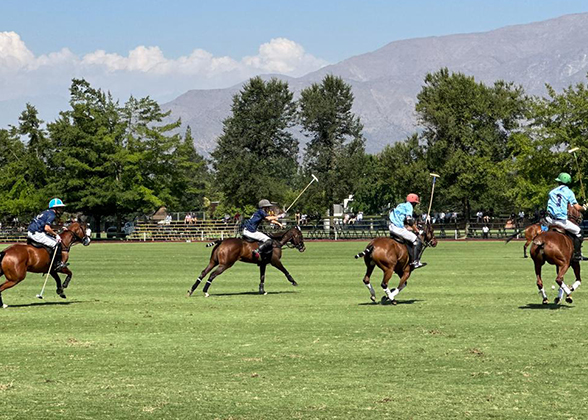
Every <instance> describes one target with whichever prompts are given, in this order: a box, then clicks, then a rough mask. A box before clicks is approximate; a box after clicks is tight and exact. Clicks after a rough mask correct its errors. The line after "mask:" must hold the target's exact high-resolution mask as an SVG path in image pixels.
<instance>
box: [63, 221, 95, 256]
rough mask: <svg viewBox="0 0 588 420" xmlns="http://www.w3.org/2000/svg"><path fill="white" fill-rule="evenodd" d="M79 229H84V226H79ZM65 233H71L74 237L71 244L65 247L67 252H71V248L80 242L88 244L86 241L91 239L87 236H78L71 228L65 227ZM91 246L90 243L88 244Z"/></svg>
mask: <svg viewBox="0 0 588 420" xmlns="http://www.w3.org/2000/svg"><path fill="white" fill-rule="evenodd" d="M78 227H79V228H80V229H82V225H81V224H79V225H78ZM63 232H69V233H71V235H72V240H71V242H70V243H69V244H68V245H67V246H65V245H64V246H63V250H64V251H66V252H69V250H70V248H71V247H72V246H73V245H74V244H75V243H76V242H80V243H82V244H85V243H86V240H89V237H88V236H87V235H84V236H83V237H80V235H78V234H77V233H76V232H75V231H73V230H71V229H70V228H69V227H67V226H64V227H63ZM88 244H89V242H88Z"/></svg>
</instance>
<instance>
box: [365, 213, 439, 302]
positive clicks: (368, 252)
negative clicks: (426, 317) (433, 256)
mask: <svg viewBox="0 0 588 420" xmlns="http://www.w3.org/2000/svg"><path fill="white" fill-rule="evenodd" d="M419 229H420V231H419V237H420V238H421V240H422V241H423V242H424V243H425V248H426V247H428V246H432V247H436V246H437V239H436V238H435V234H434V232H433V225H432V224H431V223H429V222H427V223H426V224H425V226H424V229H422V228H421V227H419ZM360 257H363V258H364V262H365V265H366V267H367V270H366V272H365V276H364V278H363V283H364V284H365V286H366V287H367V288H368V290H369V291H370V299H371V300H372V302H376V292H375V291H374V288H373V286H372V285H371V283H370V276H371V275H372V272H373V271H374V268H375V267H376V266H378V267H380V269H381V270H382V271H383V272H384V278H383V280H382V289H384V293H385V295H384V296H383V297H382V303H384V302H385V301H386V299H389V300H390V301H391V303H392V304H393V305H395V304H396V303H397V302H396V300H395V296H396V295H397V294H398V293H400V292H401V291H402V289H404V288H405V287H406V283H407V281H408V278H409V277H410V274H411V273H412V271H413V268H412V266H411V265H410V258H409V254H408V250H407V248H406V245H404V244H401V243H400V242H398V241H397V240H395V239H393V238H388V237H380V238H376V239H374V240H373V241H371V242H370V243H369V244H368V246H367V247H366V248H365V250H364V251H363V252H360V253H359V254H357V255H356V256H355V258H360ZM394 273H396V274H397V275H398V277H400V282H399V283H398V287H397V288H396V289H393V290H389V289H388V282H389V281H390V278H391V277H392V274H394Z"/></svg>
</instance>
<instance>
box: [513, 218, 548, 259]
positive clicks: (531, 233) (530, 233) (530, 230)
mask: <svg viewBox="0 0 588 420" xmlns="http://www.w3.org/2000/svg"><path fill="white" fill-rule="evenodd" d="M541 232H543V229H541V223H535V224H532V225H529V226H527V227H526V228H525V240H526V242H525V245H523V258H528V255H527V247H528V246H529V245H530V244H531V242H532V241H533V239H535V236H537V235H539V234H540V233H541ZM519 233H521V230H520V229H519V230H517V231H516V232H515V233H513V234H512V235H511V236H509V237H508V238H507V239H506V243H509V242H510V241H512V240H513V239H514V238H515V236H517V235H518V234H519Z"/></svg>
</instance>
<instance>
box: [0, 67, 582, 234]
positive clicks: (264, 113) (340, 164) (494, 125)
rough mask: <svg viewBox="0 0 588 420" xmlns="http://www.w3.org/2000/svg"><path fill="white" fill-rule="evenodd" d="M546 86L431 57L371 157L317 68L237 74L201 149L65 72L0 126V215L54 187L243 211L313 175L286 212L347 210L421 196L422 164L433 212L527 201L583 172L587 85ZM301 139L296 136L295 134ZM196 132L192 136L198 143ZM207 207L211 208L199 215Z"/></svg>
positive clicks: (142, 205)
mask: <svg viewBox="0 0 588 420" xmlns="http://www.w3.org/2000/svg"><path fill="white" fill-rule="evenodd" d="M547 93H548V95H547V96H546V97H534V96H529V95H527V94H526V93H525V92H524V90H523V89H522V87H520V86H517V85H515V84H513V83H510V82H506V81H502V80H500V81H496V82H495V83H494V84H493V85H486V84H484V83H481V82H477V81H476V80H475V79H474V78H473V77H471V76H468V75H465V74H462V73H453V72H450V71H449V70H448V69H446V68H443V69H440V70H439V71H437V72H433V73H430V74H427V76H426V77H425V79H424V83H423V87H422V89H421V91H420V93H419V94H418V96H417V103H416V107H415V112H416V115H417V117H418V121H419V125H420V129H419V130H418V131H417V130H416V128H415V133H414V134H413V135H411V136H409V137H408V138H407V139H406V140H404V141H401V142H398V143H394V144H390V145H388V146H386V147H385V148H384V150H382V151H381V152H379V153H377V154H368V153H366V151H365V139H364V137H363V134H362V132H363V125H362V123H361V121H360V119H359V118H358V117H357V116H356V115H355V114H354V113H353V112H352V107H353V100H354V97H353V93H352V88H351V86H350V85H349V84H347V83H345V82H344V81H343V80H342V79H341V78H339V77H336V76H333V75H327V76H325V78H324V79H323V80H322V81H321V82H320V83H314V84H312V85H311V86H309V87H307V88H305V89H303V90H302V91H301V92H300V96H299V97H298V98H297V99H294V94H293V92H292V91H290V89H289V86H288V83H287V82H284V81H281V80H278V79H276V78H272V79H270V80H267V81H264V80H263V79H261V78H260V77H255V78H252V79H250V80H249V81H248V82H247V83H245V84H244V85H243V87H242V89H241V90H240V91H239V92H238V93H237V94H236V95H235V96H234V97H233V103H232V107H231V114H230V115H229V117H228V118H226V119H225V120H224V122H223V132H222V135H221V136H220V137H219V138H218V141H217V146H216V148H215V149H214V151H213V152H212V153H211V156H210V158H208V159H205V158H204V157H203V156H201V155H199V154H198V153H197V152H196V150H195V148H194V140H195V139H194V138H193V137H192V134H191V130H190V127H188V128H187V129H186V130H185V132H182V133H181V132H180V130H179V128H180V126H181V121H180V120H174V119H173V118H172V117H173V116H172V115H170V113H169V112H163V111H162V109H161V108H160V106H159V104H158V103H157V102H156V101H154V100H152V99H150V98H149V97H146V98H141V99H137V98H134V97H131V98H129V99H128V100H127V101H126V102H125V103H124V104H120V103H119V101H116V100H114V99H113V98H112V96H111V95H110V94H109V93H107V92H104V91H102V90H100V89H96V88H94V87H92V86H91V85H90V84H89V83H88V82H87V81H85V80H83V79H74V80H73V81H72V84H71V88H70V108H69V109H68V110H66V111H62V112H60V114H59V117H58V118H57V119H56V120H55V121H53V122H49V123H47V124H44V122H43V121H41V120H40V119H39V117H38V112H37V110H36V108H35V107H34V106H33V105H30V104H27V106H26V109H25V110H24V111H23V112H22V114H21V115H20V118H19V123H18V125H16V126H9V127H8V128H6V129H0V219H2V220H9V219H11V218H14V217H17V218H20V219H21V220H24V219H26V218H29V217H32V216H33V215H34V214H36V213H37V212H38V211H39V210H40V209H42V208H44V206H46V203H47V201H48V198H50V197H53V196H59V197H61V198H63V199H64V200H66V202H67V203H68V204H69V205H70V208H72V209H75V210H76V211H79V212H81V213H84V214H86V215H89V216H92V217H93V218H94V220H96V221H97V222H98V223H99V222H100V221H101V220H102V219H103V218H113V219H116V220H117V221H118V222H119V224H120V222H121V221H123V220H125V219H128V218H133V217H134V216H136V215H140V214H149V213H152V212H154V211H155V210H156V209H157V208H159V207H160V206H163V205H165V206H166V207H167V208H168V210H170V211H207V210H209V209H210V203H212V202H218V203H219V205H218V206H217V207H216V210H215V211H216V213H217V215H218V214H224V213H229V214H234V213H236V212H240V213H243V214H249V213H251V212H252V211H253V209H254V208H255V205H256V203H257V202H258V201H259V199H261V198H268V199H270V200H272V201H275V202H278V203H280V204H282V205H283V206H286V205H288V204H289V203H290V202H292V201H293V200H294V198H295V197H296V196H297V194H298V192H299V191H301V190H302V188H304V186H305V185H307V184H308V182H309V181H310V179H311V174H315V175H316V176H317V177H318V178H319V180H320V182H319V183H318V184H313V187H312V189H311V190H309V192H308V193H307V194H305V195H304V196H303V197H302V198H301V200H300V201H299V203H297V205H296V209H297V210H301V211H303V212H305V213H309V214H319V215H324V214H325V212H326V211H327V210H328V209H332V205H333V204H334V203H340V202H342V201H343V199H344V198H346V197H347V196H348V195H353V196H354V203H353V206H354V209H355V210H356V211H359V210H362V211H364V212H365V213H368V214H378V213H383V212H385V211H386V210H387V209H388V208H389V207H390V206H394V205H396V204H397V203H399V202H401V201H403V199H404V197H405V196H406V194H408V193H409V192H416V193H418V194H419V195H421V198H422V201H423V202H425V203H426V202H427V201H428V198H429V192H430V186H431V177H430V176H429V173H430V172H437V173H439V174H441V178H440V179H439V180H438V184H437V186H436V192H435V203H434V206H433V208H434V209H443V210H449V209H451V210H458V211H460V212H463V213H464V214H471V212H472V210H473V209H477V208H486V209H489V208H493V209H495V210H496V211H497V212H501V211H503V212H511V211H513V210H515V209H523V210H533V209H536V208H542V207H543V206H544V205H545V201H546V194H547V192H548V190H549V189H550V188H551V187H552V186H553V184H554V181H553V180H554V178H555V177H556V176H557V174H558V173H559V172H561V171H567V172H570V173H571V174H572V177H573V179H574V184H573V185H572V187H573V188H574V189H575V191H576V192H577V193H578V192H579V188H578V187H579V185H580V178H579V176H580V174H579V173H578V171H577V169H576V167H575V163H574V161H573V160H572V156H571V155H570V154H568V153H566V152H565V151H566V149H567V148H569V147H579V148H580V150H579V151H578V152H577V153H578V158H579V164H580V171H581V172H582V173H586V171H585V170H586V162H587V159H585V156H586V153H587V152H588V144H587V142H588V91H587V89H586V85H585V84H583V83H580V84H577V85H575V86H570V87H568V88H567V89H564V90H563V91H562V92H559V93H558V92H556V91H555V90H554V89H553V88H551V87H550V86H549V85H547ZM303 138H304V139H305V140H306V141H305V142H304V143H305V145H304V147H301V140H302V139H303ZM197 140H198V139H196V141H197ZM211 216H212V215H211Z"/></svg>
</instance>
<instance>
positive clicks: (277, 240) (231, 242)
mask: <svg viewBox="0 0 588 420" xmlns="http://www.w3.org/2000/svg"><path fill="white" fill-rule="evenodd" d="M270 237H271V238H272V239H273V240H274V248H273V249H272V253H271V255H268V256H264V257H263V258H262V260H261V262H260V261H257V260H255V259H254V258H253V250H254V249H256V248H257V247H258V243H257V242H248V241H246V240H244V239H241V238H230V239H225V240H219V241H215V242H212V243H210V244H208V245H207V246H214V248H213V249H212V253H211V255H210V262H209V263H208V265H207V266H206V268H205V269H204V270H203V271H202V273H200V276H199V277H198V278H197V279H196V282H195V283H194V285H192V288H191V289H190V290H189V291H188V296H192V293H194V290H196V288H197V287H198V285H199V284H200V283H201V282H202V280H203V279H204V277H206V275H207V274H208V273H209V272H210V271H211V270H212V269H213V268H214V267H216V266H218V268H217V269H216V270H214V271H213V272H212V274H211V275H210V277H209V278H208V281H207V282H206V284H205V285H204V290H203V292H204V296H206V297H208V296H209V294H208V289H209V287H210V284H211V283H212V281H213V280H214V279H215V277H216V276H219V275H221V274H222V273H223V272H224V271H225V270H227V269H229V268H231V267H232V266H233V264H235V263H236V262H237V261H243V262H246V263H254V264H259V274H260V282H259V293H260V294H264V295H265V294H266V292H265V288H264V282H265V269H266V266H267V265H268V264H271V265H273V266H274V267H276V268H277V269H278V270H280V271H281V272H282V273H284V275H285V276H286V278H287V279H288V281H289V282H290V283H292V286H297V285H298V283H296V281H294V279H293V278H292V276H291V275H290V273H289V272H288V270H286V269H285V268H284V266H283V265H282V261H280V258H281V257H282V247H283V246H284V245H287V244H292V246H293V247H294V248H296V249H298V251H300V252H304V250H305V249H306V247H305V246H304V239H303V238H302V231H301V230H300V227H299V226H296V227H293V228H291V229H289V230H287V231H285V232H283V233H281V234H273V235H270Z"/></svg>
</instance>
